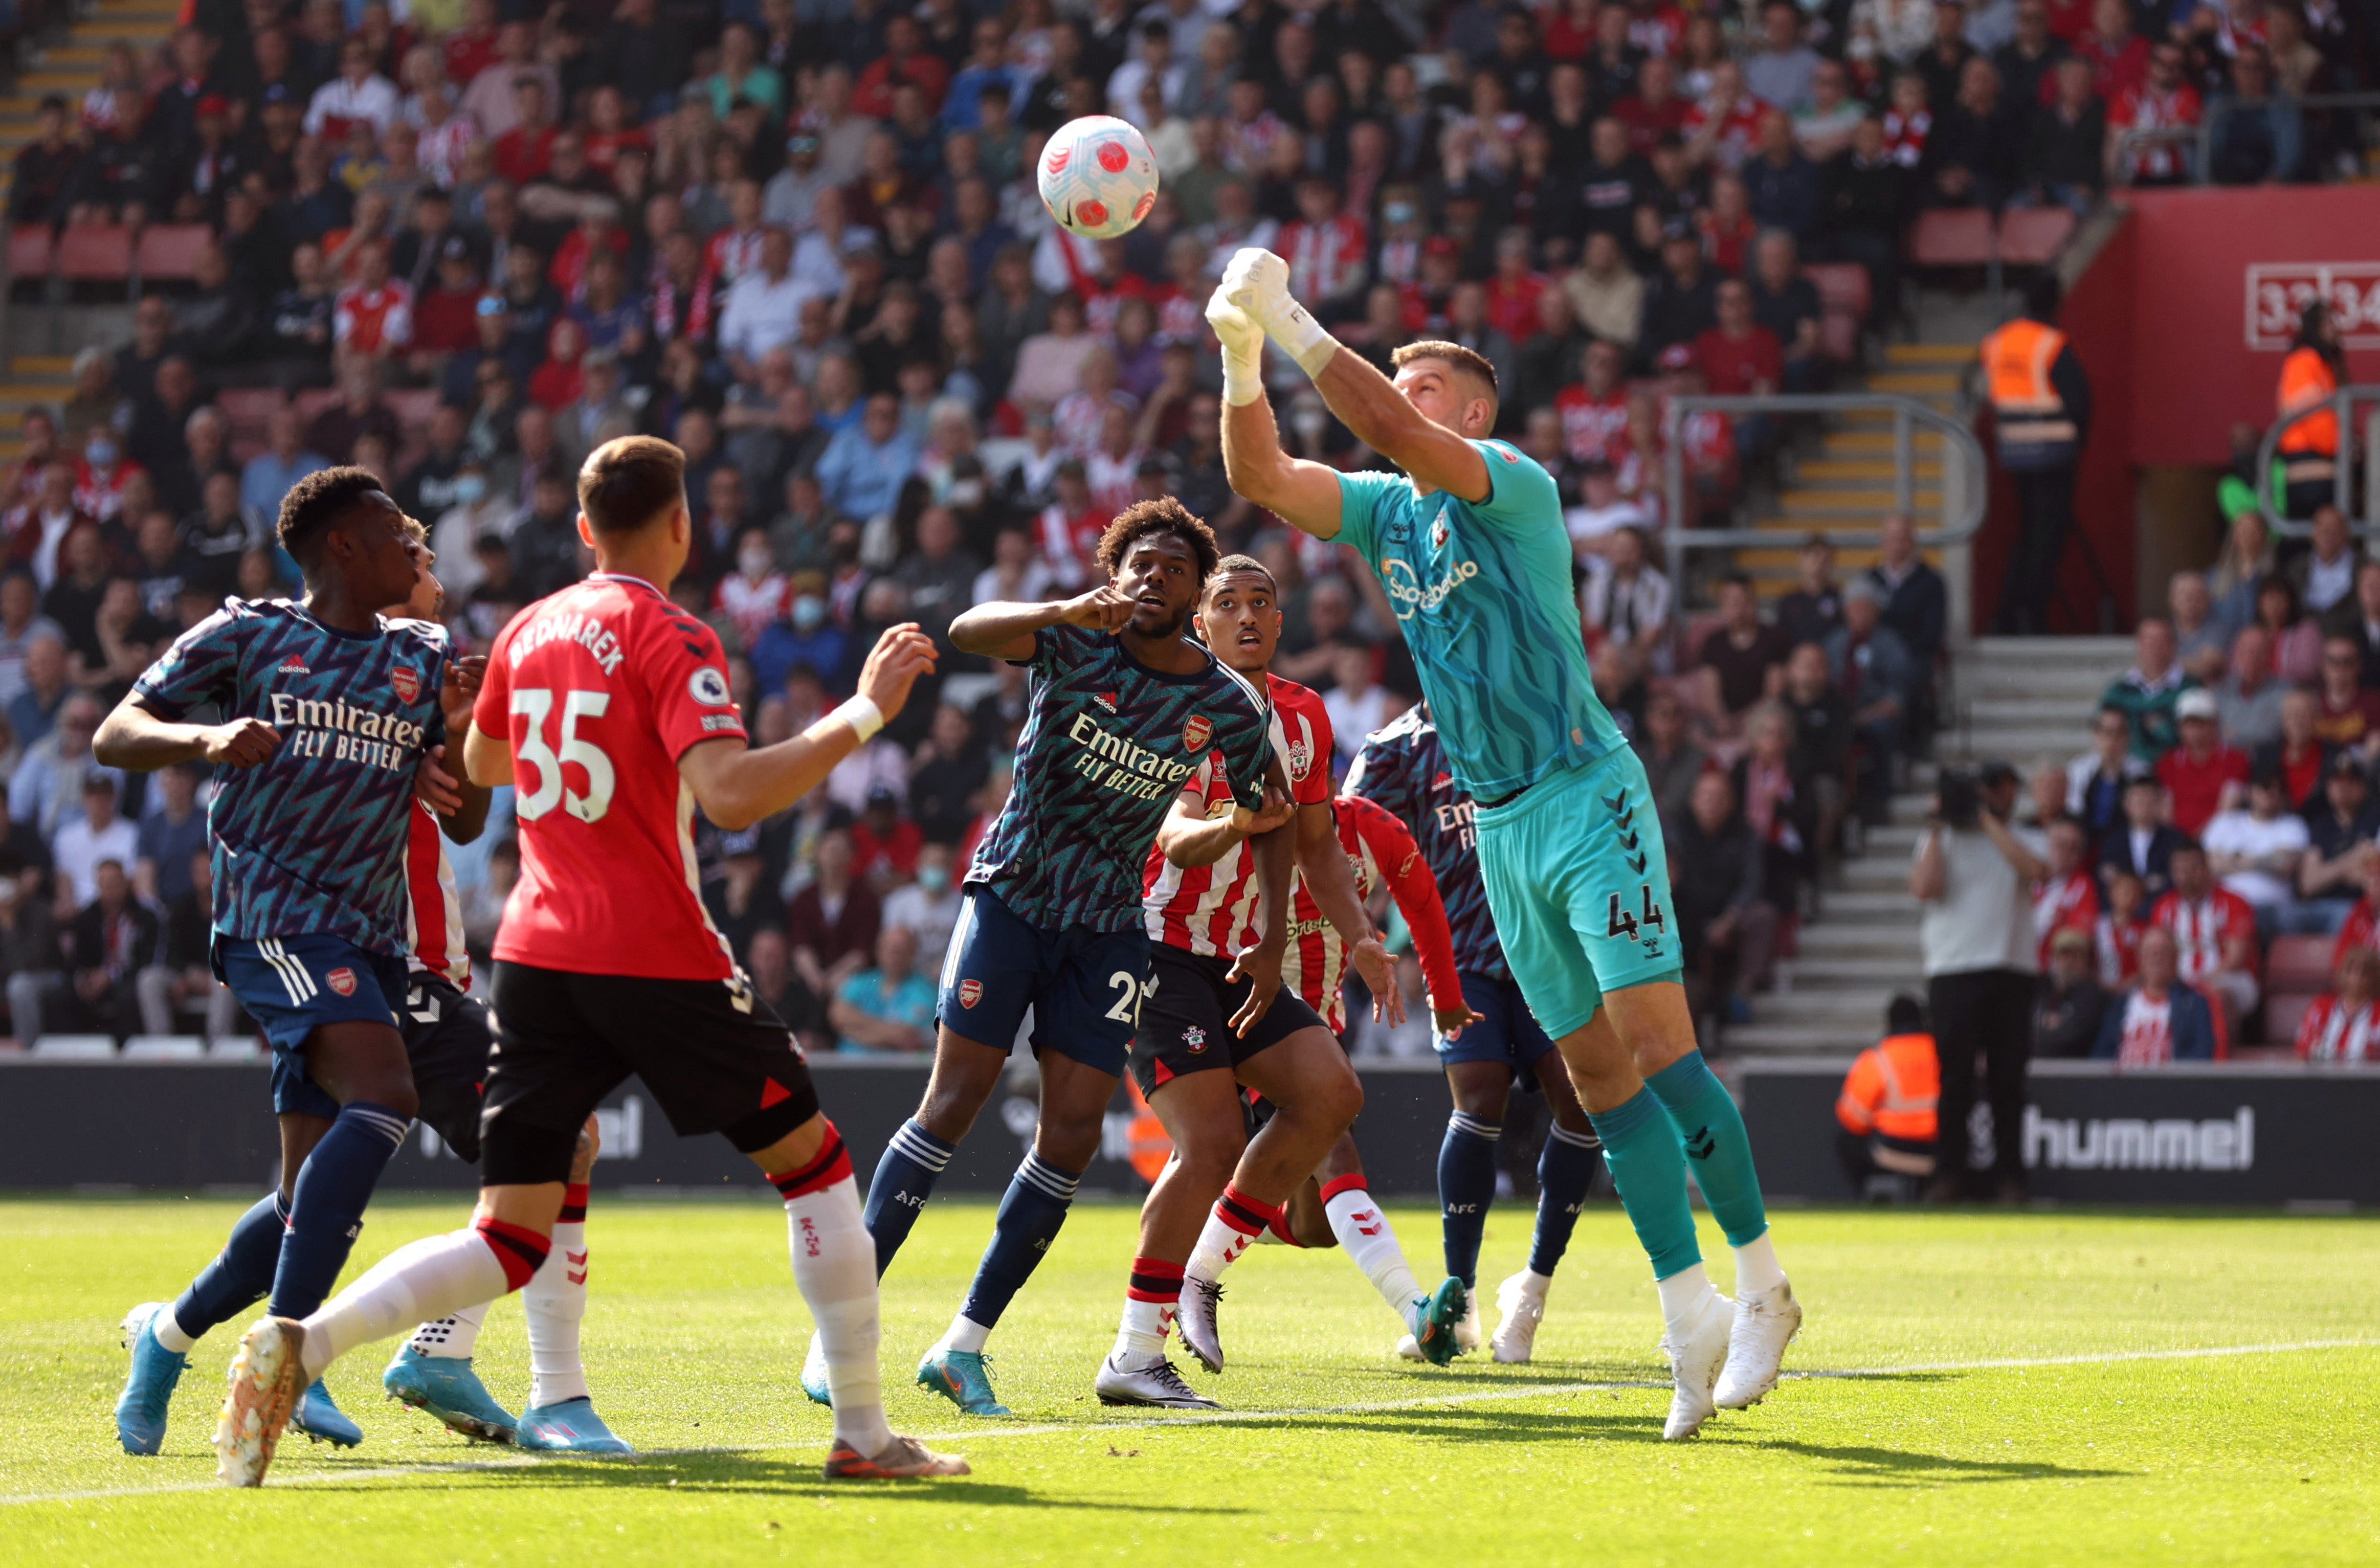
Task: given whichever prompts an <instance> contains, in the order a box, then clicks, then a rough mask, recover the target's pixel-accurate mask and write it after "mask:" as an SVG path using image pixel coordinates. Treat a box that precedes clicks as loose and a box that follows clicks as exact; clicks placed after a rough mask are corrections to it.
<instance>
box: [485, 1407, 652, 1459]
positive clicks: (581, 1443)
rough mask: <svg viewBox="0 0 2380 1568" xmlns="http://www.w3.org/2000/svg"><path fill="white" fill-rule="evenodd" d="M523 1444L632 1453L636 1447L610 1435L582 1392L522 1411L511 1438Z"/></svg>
mask: <svg viewBox="0 0 2380 1568" xmlns="http://www.w3.org/2000/svg"><path fill="white" fill-rule="evenodd" d="M513 1440H514V1441H515V1442H516V1443H518V1444H520V1446H521V1447H523V1448H536V1449H546V1450H551V1451H567V1452H569V1453H636V1452H637V1451H636V1450H635V1449H633V1448H630V1447H629V1446H628V1445H627V1444H626V1443H625V1442H622V1441H621V1440H619V1439H618V1438H616V1437H613V1435H612V1428H609V1427H607V1426H605V1425H604V1424H603V1417H601V1416H598V1415H596V1414H595V1404H594V1402H593V1401H592V1400H590V1399H589V1398H588V1397H587V1396H586V1395H585V1394H580V1395H579V1396H578V1397H577V1399H565V1400H561V1401H558V1402H556V1403H555V1404H537V1405H531V1406H530V1407H529V1408H528V1409H527V1410H524V1411H522V1412H521V1418H520V1432H519V1434H518V1435H517V1436H516V1437H515V1438H514V1439H513Z"/></svg>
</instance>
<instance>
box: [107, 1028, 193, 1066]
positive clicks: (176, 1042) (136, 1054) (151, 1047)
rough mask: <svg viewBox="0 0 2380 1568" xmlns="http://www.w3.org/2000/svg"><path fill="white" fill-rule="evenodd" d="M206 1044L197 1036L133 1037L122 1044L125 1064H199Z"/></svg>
mask: <svg viewBox="0 0 2380 1568" xmlns="http://www.w3.org/2000/svg"><path fill="white" fill-rule="evenodd" d="M206 1054H207V1042H206V1041H205V1040H203V1039H200V1038H199V1037H198V1036H197V1035H134V1036H133V1037H132V1038H131V1039H128V1040H126V1041H125V1042H124V1060H126V1061H127V1062H201V1061H204V1060H205V1059H206Z"/></svg>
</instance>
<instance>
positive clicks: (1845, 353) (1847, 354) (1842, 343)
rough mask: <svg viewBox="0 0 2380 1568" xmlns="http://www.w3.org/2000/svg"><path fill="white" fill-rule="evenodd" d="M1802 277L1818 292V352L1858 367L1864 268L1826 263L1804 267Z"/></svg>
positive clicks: (1865, 303)
mask: <svg viewBox="0 0 2380 1568" xmlns="http://www.w3.org/2000/svg"><path fill="white" fill-rule="evenodd" d="M1802 275H1803V277H1805V278H1808V279H1809V280H1810V283H1811V286H1813V287H1815V288H1816V289H1817V291H1818V307H1819V312H1820V313H1819V317H1818V351H1819V352H1820V353H1822V354H1824V355H1825V356H1826V357H1827V358H1828V359H1832V360H1834V361H1835V362H1836V363H1837V364H1840V365H1853V364H1857V363H1858V362H1859V358H1860V325H1861V323H1862V322H1865V321H1866V320H1867V312H1868V305H1869V297H1868V278H1867V269H1866V268H1865V267H1863V266H1860V265H1858V264H1856V263H1855V262H1851V261H1828V262H1822V263H1819V264H1816V265H1813V266H1807V267H1803V269H1802Z"/></svg>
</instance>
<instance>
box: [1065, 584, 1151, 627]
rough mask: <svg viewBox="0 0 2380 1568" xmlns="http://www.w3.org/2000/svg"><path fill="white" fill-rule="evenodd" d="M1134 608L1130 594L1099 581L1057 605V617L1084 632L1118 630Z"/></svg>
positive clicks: (1130, 617) (1130, 616)
mask: <svg viewBox="0 0 2380 1568" xmlns="http://www.w3.org/2000/svg"><path fill="white" fill-rule="evenodd" d="M1134 608H1135V606H1134V602H1133V597H1132V595H1130V594H1128V593H1126V592H1125V591H1124V590H1122V589H1120V588H1118V587H1116V585H1115V584H1113V583H1101V584H1100V585H1099V587H1097V588H1095V589H1093V590H1091V591H1090V592H1088V593H1083V594H1077V595H1075V597H1074V598H1072V599H1069V600H1068V601H1066V602H1065V603H1063V604H1062V605H1060V606H1059V607H1058V619H1060V620H1061V621H1063V622H1064V623H1065V624H1066V625H1068V626H1081V627H1082V628H1084V629H1085V630H1086V631H1095V632H1111V631H1118V630H1121V629H1122V628H1123V624H1124V623H1125V622H1126V621H1129V620H1131V619H1132V613H1133V610H1134Z"/></svg>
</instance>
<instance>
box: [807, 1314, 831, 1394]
mask: <svg viewBox="0 0 2380 1568" xmlns="http://www.w3.org/2000/svg"><path fill="white" fill-rule="evenodd" d="M802 1392H804V1393H806V1394H807V1395H809V1396H810V1403H811V1404H823V1405H825V1406H826V1407H827V1408H828V1409H829V1410H832V1409H833V1408H834V1391H833V1390H832V1389H831V1388H830V1387H828V1386H827V1380H826V1345H825V1344H824V1343H822V1342H821V1341H820V1339H819V1337H818V1335H816V1334H815V1333H813V1334H812V1335H810V1348H809V1354H808V1355H805V1356H803V1357H802Z"/></svg>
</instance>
